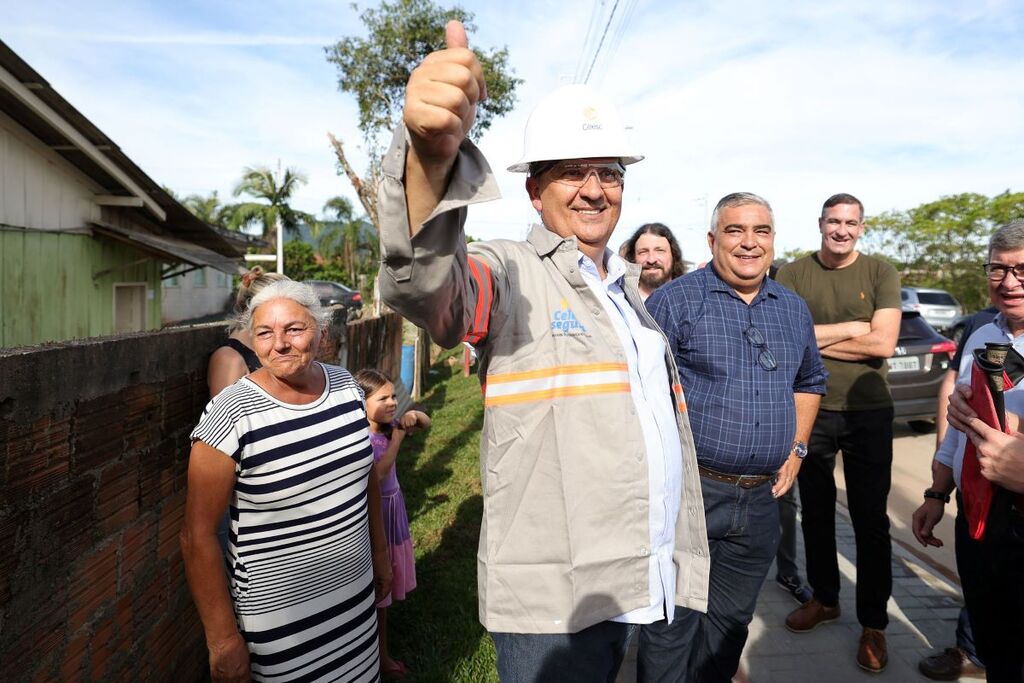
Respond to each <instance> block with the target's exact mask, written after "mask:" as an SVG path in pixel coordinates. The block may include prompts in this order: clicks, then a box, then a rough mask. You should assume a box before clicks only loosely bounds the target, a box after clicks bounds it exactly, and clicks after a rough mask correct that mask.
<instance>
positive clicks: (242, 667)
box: [180, 354, 249, 683]
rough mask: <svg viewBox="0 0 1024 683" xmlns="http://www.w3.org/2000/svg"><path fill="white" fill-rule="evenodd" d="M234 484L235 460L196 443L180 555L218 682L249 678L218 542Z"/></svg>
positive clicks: (247, 663)
mask: <svg viewBox="0 0 1024 683" xmlns="http://www.w3.org/2000/svg"><path fill="white" fill-rule="evenodd" d="M236 355H237V354H236ZM234 486H235V463H234V461H233V460H231V458H229V457H228V456H227V455H225V454H224V453H221V452H220V451H218V450H216V449H215V448H213V447H211V446H209V445H207V444H205V443H203V442H202V441H196V442H195V443H194V444H193V445H192V452H191V454H190V455H189V461H188V493H187V494H186V498H185V522H184V524H183V525H182V527H181V534H180V540H181V554H182V556H183V557H184V559H185V575H186V577H187V578H188V585H189V588H190V589H191V590H192V599H193V600H194V601H195V604H196V609H197V610H198V611H199V618H200V620H201V621H202V622H203V630H204V631H205V632H206V646H207V649H208V650H209V651H210V677H211V678H212V679H213V681H215V683H222V682H231V683H235V682H238V681H241V682H244V681H248V680H249V649H248V647H246V644H245V640H244V639H243V638H242V635H241V634H240V633H239V632H238V624H237V622H236V621H235V610H234V606H233V605H232V602H231V595H230V593H229V592H228V582H227V573H226V572H225V571H224V556H223V554H222V553H221V549H220V545H219V544H218V543H217V524H218V523H219V522H220V519H221V518H222V517H223V516H224V511H225V510H226V509H227V507H228V503H229V502H230V500H231V492H232V491H233V490H234Z"/></svg>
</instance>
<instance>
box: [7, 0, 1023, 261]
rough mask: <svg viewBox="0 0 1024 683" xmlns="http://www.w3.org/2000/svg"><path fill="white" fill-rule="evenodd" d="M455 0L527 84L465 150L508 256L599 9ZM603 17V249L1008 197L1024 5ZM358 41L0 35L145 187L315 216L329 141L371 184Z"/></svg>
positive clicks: (198, 5) (56, 11) (298, 13)
mask: <svg viewBox="0 0 1024 683" xmlns="http://www.w3.org/2000/svg"><path fill="white" fill-rule="evenodd" d="M464 4H465V6H466V7H468V8H469V9H471V10H472V11H474V12H475V13H476V23H477V25H478V27H479V30H478V31H477V33H476V34H474V35H471V36H470V41H471V42H472V43H478V44H480V45H481V46H485V47H491V46H496V45H507V46H508V47H509V50H510V53H511V62H512V64H513V66H514V67H515V69H516V72H517V75H518V76H520V77H522V78H524V79H525V81H526V83H525V84H524V86H523V87H522V88H521V91H520V96H519V104H518V106H517V107H516V109H515V111H513V112H512V113H511V114H510V115H509V116H507V117H506V118H505V119H503V120H501V121H498V122H496V123H495V124H494V126H493V127H492V129H491V130H490V131H489V132H488V134H487V135H486V136H485V137H484V138H483V141H482V145H481V146H482V148H483V150H484V152H485V153H486V154H487V155H488V157H489V158H490V160H491V163H492V166H493V167H494V168H495V170H496V171H497V174H498V178H499V182H500V184H501V187H502V192H503V194H504V198H503V199H502V200H501V201H500V202H494V203H492V204H490V205H484V206H479V207H474V210H473V211H471V212H470V221H469V224H468V226H467V230H468V231H469V232H470V233H471V234H473V235H474V236H476V237H483V238H490V237H514V238H518V237H522V236H523V235H525V233H526V231H527V229H528V226H529V224H530V223H531V222H532V221H533V220H534V214H533V212H532V209H531V208H530V206H529V203H528V202H527V201H526V199H525V195H524V193H523V190H522V177H521V176H520V175H517V174H511V173H507V172H505V171H504V170H503V169H504V168H505V167H506V166H507V165H509V164H510V163H512V162H513V161H514V160H515V159H516V158H517V157H518V156H519V154H520V152H521V146H522V131H523V126H524V125H525V121H526V117H527V115H528V114H529V111H530V109H531V108H532V107H533V106H534V105H535V104H536V102H537V101H538V100H539V99H540V98H541V97H542V96H543V95H544V94H545V93H547V92H548V91H550V90H551V89H552V88H554V87H556V86H558V85H559V84H561V83H565V82H570V81H571V80H572V78H573V74H574V73H575V72H576V71H577V67H578V66H579V64H580V63H581V61H582V62H586V61H588V60H586V59H582V60H581V52H582V49H581V48H582V46H583V44H584V41H585V39H586V36H587V33H588V27H589V26H591V25H595V26H597V27H598V29H600V28H601V27H603V21H604V17H605V16H607V13H608V12H609V11H610V8H611V4H612V3H611V2H605V3H604V4H601V3H597V7H598V9H599V11H600V12H603V13H604V14H603V16H598V17H596V18H594V16H593V10H594V7H595V3H593V2H589V1H587V2H583V1H580V2H571V1H570V2H562V3H557V4H556V3H550V2H541V1H539V0H524V1H523V2H519V3H514V4H513V3H500V4H499V3H473V2H469V3H464ZM774 5H785V6H784V7H778V6H774ZM618 12H619V13H618V15H617V21H616V22H614V23H613V24H612V28H611V30H610V31H609V38H608V41H609V42H611V46H612V47H615V49H614V51H609V50H607V49H606V51H605V52H604V53H603V56H602V59H600V60H599V61H598V62H597V65H596V67H595V69H594V73H593V75H592V78H591V83H592V84H595V85H597V86H598V87H599V88H601V89H602V90H604V91H605V92H606V93H607V94H608V95H609V96H611V97H612V98H613V99H614V100H616V101H617V102H619V103H620V104H621V108H622V110H623V116H624V118H625V119H626V121H627V123H628V124H629V125H630V126H631V127H632V135H633V137H634V140H635V142H636V144H637V146H638V147H639V148H640V149H641V150H642V151H643V152H644V153H645V154H646V155H647V159H645V160H644V161H643V162H641V163H639V164H637V165H635V166H633V167H631V168H630V172H629V176H628V178H627V184H626V198H625V201H624V210H623V216H622V220H621V221H620V224H619V228H618V229H617V231H616V235H615V236H614V237H613V239H612V243H611V246H612V247H613V248H614V247H616V246H617V245H618V243H619V242H620V241H621V240H623V239H625V237H627V236H628V235H629V233H630V232H631V231H632V230H633V228H635V227H636V226H637V225H639V224H641V223H644V222H648V221H655V220H657V221H661V222H664V223H666V224H668V225H669V226H670V227H672V228H673V230H674V231H675V232H676V235H677V236H678V237H679V239H680V241H681V243H682V244H683V248H684V253H685V254H686V256H687V258H689V259H691V260H696V261H701V260H704V259H705V258H706V257H707V248H706V243H705V240H704V235H705V233H706V231H707V227H706V220H707V217H708V216H709V215H710V209H711V208H713V205H714V203H715V201H717V199H718V198H719V197H721V196H722V195H724V194H727V193H729V192H733V191H738V190H745V191H752V192H757V193H758V194H761V195H762V196H764V197H766V198H767V199H768V200H769V201H771V202H772V204H773V206H774V208H775V214H776V224H777V229H778V238H777V243H776V248H777V251H779V252H781V251H783V250H785V249H789V248H795V247H800V248H814V247H815V246H816V244H817V240H818V235H817V228H816V223H815V218H816V216H817V214H818V212H819V210H820V206H821V203H822V201H823V200H824V199H825V198H826V197H828V196H829V195H831V194H833V193H835V192H851V193H853V194H855V195H857V196H859V197H860V198H861V199H862V200H863V201H864V203H865V205H866V207H867V210H868V213H869V214H873V213H879V212H881V211H885V210H890V209H900V208H909V207H912V206H916V205H917V204H920V203H922V202H925V201H929V200H931V199H936V198H938V197H939V196H942V195H945V194H952V193H957V192H966V191H972V192H981V193H984V194H995V193H998V192H1001V191H1003V190H1005V189H1012V190H1024V163H1022V159H1024V135H1022V133H1024V130H1022V128H1024V53H1022V51H1021V50H1020V49H1019V48H1018V47H1016V46H1017V45H1018V44H1019V36H1020V35H1021V33H1022V30H1024V5H1022V4H1021V3H1020V2H1013V1H1009V0H1008V1H997V0H990V1H985V0H980V1H976V2H971V3H967V2H941V1H935V0H910V1H904V2H884V1H879V0H862V1H860V2H856V3H854V2H829V1H828V0H819V1H817V2H791V3H763V2H756V1H754V0H720V1H716V2H710V1H708V2H685V3H680V2H647V1H644V0H624V1H622V2H620V4H619V8H618ZM622 18H626V19H628V21H627V22H625V23H622V22H621V19H622ZM361 30H362V26H361V24H360V22H359V21H358V16H357V11H355V10H353V9H352V7H351V6H350V5H349V4H348V3H346V2H324V1H321V0H301V1H298V2H296V1H292V2H283V1H282V2H277V1H263V0H252V1H251V2H247V3H243V2H224V1H219V0H208V1H206V2H175V3H167V2H155V1H154V2H150V1H146V0H136V1H134V2H112V1H86V2H58V1H55V0H34V1H33V2H13V1H8V2H4V3H2V6H0V39H2V40H3V41H4V42H6V43H7V44H8V45H9V46H10V47H11V48H12V49H14V50H15V51H16V52H17V53H18V54H19V55H20V56H21V57H22V58H23V59H25V60H26V61H27V62H29V64H31V65H32V66H33V67H34V68H35V69H36V70H37V71H39V72H40V74H41V75H42V76H43V77H44V78H45V79H47V80H48V81H49V82H50V83H51V85H53V86H54V87H55V88H57V90H58V91H59V92H60V93H61V94H62V95H63V96H64V97H65V98H66V99H67V100H69V101H70V102H71V103H72V104H73V105H74V106H75V107H77V108H78V109H79V110H80V111H82V112H83V113H84V114H85V115H86V116H88V117H89V118H90V119H91V120H92V121H93V122H94V123H96V125H98V126H99V127H100V129H101V130H103V131H104V132H105V133H106V134H107V135H108V136H110V137H111V138H112V139H113V140H114V141H115V142H116V143H118V144H119V145H120V146H121V147H122V148H123V149H124V150H125V151H126V152H127V153H128V154H129V156H131V157H132V158H133V159H134V160H135V161H136V162H137V163H138V164H139V165H140V166H141V167H142V168H143V169H144V170H145V171H146V172H147V173H148V174H149V175H150V176H151V177H153V178H154V179H155V180H157V181H158V182H160V183H163V184H166V185H168V186H170V187H171V188H173V189H174V190H176V191H177V192H179V193H181V194H189V193H207V192H209V191H211V190H218V191H219V192H220V194H221V196H222V197H225V198H227V197H229V196H230V191H231V188H232V187H233V185H234V183H235V181H236V180H237V179H238V177H239V176H240V174H241V170H242V168H243V167H244V166H246V165H253V164H267V165H271V166H274V165H276V164H277V162H278V160H280V162H281V164H282V165H284V166H293V167H297V168H299V169H302V170H303V171H305V172H306V173H307V174H308V175H309V177H310V183H309V185H308V186H306V187H305V188H303V189H302V190H301V191H300V193H299V195H298V197H297V201H296V204H297V206H299V208H302V209H304V210H306V211H310V212H313V213H319V211H320V209H321V207H322V206H323V203H324V201H325V200H326V199H328V198H329V197H331V196H333V195H336V194H345V195H348V196H349V197H350V198H353V199H354V194H353V193H352V190H351V188H350V187H349V185H348V182H347V180H346V179H344V178H341V177H338V176H337V175H336V173H335V165H334V158H333V154H332V152H331V149H330V147H329V145H328V143H327V139H326V133H327V131H332V132H334V133H335V134H336V135H338V136H339V137H341V138H342V139H343V140H344V141H345V142H346V143H347V149H348V150H350V151H351V154H352V156H353V157H354V158H355V160H356V163H357V166H358V167H359V168H362V167H363V166H364V165H365V159H366V157H365V155H364V154H363V153H362V152H361V149H360V145H361V139H360V136H359V133H358V130H357V128H356V125H355V122H356V114H355V111H356V109H355V102H354V100H352V99H351V98H350V97H349V96H347V95H343V94H341V93H339V92H338V91H337V88H336V74H335V71H334V67H333V66H332V65H330V64H328V63H327V62H326V60H325V59H324V53H323V47H324V46H325V45H328V44H329V43H332V42H334V41H336V40H337V39H339V38H341V37H343V36H346V35H351V34H356V33H359V32H360V31H361ZM615 38H617V39H618V40H614V39H615Z"/></svg>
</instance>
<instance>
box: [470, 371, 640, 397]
mask: <svg viewBox="0 0 1024 683" xmlns="http://www.w3.org/2000/svg"><path fill="white" fill-rule="evenodd" d="M629 391H630V384H629V368H628V366H627V365H626V364H625V363H581V364H579V365H557V366H555V367H551V368H539V369H537V370H527V371H524V372H508V373H504V374H497V375H490V376H488V377H487V391H486V392H485V393H484V405H488V406H497V405H507V404H509V403H525V402H528V401H543V400H547V399H552V398H562V397H573V396H593V395H597V394H610V393H620V392H625V393H629Z"/></svg>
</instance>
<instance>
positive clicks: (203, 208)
mask: <svg viewBox="0 0 1024 683" xmlns="http://www.w3.org/2000/svg"><path fill="white" fill-rule="evenodd" d="M181 204H182V206H184V207H185V208H186V209H188V210H189V211H191V212H192V214H193V215H194V216H195V217H196V218H198V219H199V220H201V221H203V222H204V223H207V224H208V225H215V226H217V227H218V228H227V229H230V227H229V226H230V223H231V215H232V212H233V211H234V208H235V207H234V205H230V204H221V203H220V197H218V196H217V190H214V191H213V192H211V193H210V194H209V195H208V196H206V197H204V196H203V195H201V194H190V195H189V196H187V197H185V198H184V199H182V200H181ZM235 229H237V227H236V228H235Z"/></svg>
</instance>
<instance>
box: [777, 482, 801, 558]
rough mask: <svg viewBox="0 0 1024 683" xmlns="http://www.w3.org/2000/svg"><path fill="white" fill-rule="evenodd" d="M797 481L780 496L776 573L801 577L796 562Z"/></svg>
mask: <svg viewBox="0 0 1024 683" xmlns="http://www.w3.org/2000/svg"><path fill="white" fill-rule="evenodd" d="M796 496H797V482H793V485H792V486H790V487H789V490H788V491H786V495H784V496H782V498H779V550H778V552H777V553H775V570H776V571H775V573H776V574H777V575H778V576H785V577H789V578H799V577H800V568H799V567H797V564H796V512H797V510H798V509H799V508H800V504H799V503H798V502H797V497H796Z"/></svg>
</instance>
